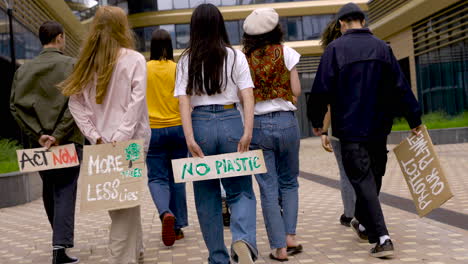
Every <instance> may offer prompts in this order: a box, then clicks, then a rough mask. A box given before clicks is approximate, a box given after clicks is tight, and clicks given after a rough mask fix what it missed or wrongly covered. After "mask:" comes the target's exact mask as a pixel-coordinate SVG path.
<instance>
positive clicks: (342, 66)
mask: <svg viewBox="0 0 468 264" xmlns="http://www.w3.org/2000/svg"><path fill="white" fill-rule="evenodd" d="M364 17H365V16H364V13H363V12H362V10H361V9H360V8H359V7H358V6H357V5H356V4H353V3H348V4H346V5H344V6H343V7H342V8H341V9H340V10H339V12H338V14H337V26H338V27H340V30H341V33H342V34H343V36H341V37H340V38H338V39H336V40H335V41H333V42H331V43H330V44H329V45H328V46H327V48H326V50H325V52H324V54H323V56H322V59H321V61H320V65H319V68H318V71H317V74H316V77H315V81H314V84H313V87H312V91H311V95H310V99H309V101H308V116H309V119H310V120H311V121H312V125H313V127H314V133H315V134H316V135H320V134H321V132H322V131H321V128H322V127H323V119H324V115H325V113H326V112H327V110H328V109H327V105H330V108H331V116H332V128H333V134H334V136H336V137H337V138H339V139H340V143H341V151H342V158H343V165H344V168H345V171H346V174H347V176H348V178H349V179H350V181H351V184H352V185H353V187H354V190H355V192H356V198H357V200H356V210H355V218H356V219H357V220H356V219H353V221H351V226H352V227H353V229H354V230H355V231H356V233H357V234H358V235H359V237H360V238H361V239H368V240H369V243H376V246H375V247H373V248H372V249H371V251H370V254H371V256H373V257H388V256H391V255H393V244H392V241H391V240H390V236H389V235H388V230H387V227H386V225H385V220H384V216H383V213H382V208H381V206H380V202H379V198H378V195H379V192H380V188H381V185H382V177H383V175H384V174H385V167H386V163H387V152H388V151H387V148H386V142H387V136H388V134H389V133H390V131H391V128H392V123H393V117H394V116H395V114H396V113H399V114H400V115H403V116H404V117H405V118H406V120H407V121H408V123H409V125H410V127H411V129H412V132H413V133H419V128H420V125H421V110H420V107H419V104H418V102H417V101H416V98H415V97H414V95H413V93H412V91H411V87H410V86H409V84H408V82H407V81H406V79H405V77H404V74H403V72H402V71H401V69H400V67H399V64H398V62H397V60H396V58H395V56H394V55H393V52H392V50H391V48H390V47H389V46H388V45H387V44H386V43H385V42H383V41H382V40H380V39H378V38H376V37H375V36H374V35H372V33H371V32H370V31H369V29H367V28H363V25H364V24H365V21H364Z"/></svg>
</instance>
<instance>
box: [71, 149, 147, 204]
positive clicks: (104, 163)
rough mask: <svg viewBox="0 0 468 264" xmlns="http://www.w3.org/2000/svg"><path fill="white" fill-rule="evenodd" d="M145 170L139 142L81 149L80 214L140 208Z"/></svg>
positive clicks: (142, 152) (142, 151)
mask: <svg viewBox="0 0 468 264" xmlns="http://www.w3.org/2000/svg"><path fill="white" fill-rule="evenodd" d="M145 174H146V170H145V155H144V150H143V140H131V141H126V142H118V143H116V144H115V146H114V145H112V144H102V145H92V146H84V150H83V162H82V165H81V172H80V193H81V206H80V208H81V211H100V210H115V209H122V208H130V207H134V206H137V205H140V200H141V194H142V193H141V192H142V187H143V176H144V175H145Z"/></svg>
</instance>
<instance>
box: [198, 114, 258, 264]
mask: <svg viewBox="0 0 468 264" xmlns="http://www.w3.org/2000/svg"><path fill="white" fill-rule="evenodd" d="M192 126H193V133H194V136H195V141H196V142H197V143H198V145H199V146H200V148H201V149H202V151H203V153H204V154H205V155H216V154H223V153H231V152H237V144H238V143H239V140H240V138H241V136H242V134H243V130H244V129H243V125H242V120H241V117H240V113H239V111H238V110H237V109H224V108H223V106H219V105H209V106H200V107H196V108H195V109H194V111H193V112H192ZM219 181H220V180H218V179H215V180H205V181H197V182H194V183H193V189H194V193H195V205H196V208H197V215H198V220H199V222H200V228H201V231H202V234H203V239H204V240H205V244H206V247H207V248H208V251H209V258H208V263H210V264H228V263H230V262H229V261H230V260H229V254H228V251H227V249H226V246H225V244H224V231H223V217H222V204H221V190H220V189H221V188H220V183H219ZM221 182H222V184H223V187H224V189H225V190H226V201H227V204H228V206H229V208H230V211H231V228H230V229H231V234H232V243H234V242H237V241H243V242H245V243H246V244H247V246H248V247H249V248H250V250H251V253H252V258H253V259H256V258H257V255H258V252H257V243H256V200H255V194H254V191H253V188H252V177H251V176H241V177H232V178H224V179H221ZM231 248H232V247H231ZM231 255H232V257H233V259H236V258H237V256H236V254H235V252H234V251H233V250H231Z"/></svg>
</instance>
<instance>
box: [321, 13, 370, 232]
mask: <svg viewBox="0 0 468 264" xmlns="http://www.w3.org/2000/svg"><path fill="white" fill-rule="evenodd" d="M339 37H341V31H340V28H339V27H338V26H337V22H336V20H335V19H332V20H331V21H330V22H329V23H328V25H327V27H326V28H325V30H324V31H323V33H322V38H321V41H320V44H321V45H322V48H323V49H324V50H325V49H326V48H327V46H328V44H330V43H331V42H332V41H333V40H335V39H337V38H339ZM330 119H331V114H330V108H328V112H327V114H326V115H325V119H324V121H323V129H322V130H323V131H322V135H321V141H322V147H323V148H324V149H325V150H326V151H328V152H333V154H335V158H336V163H337V164H338V169H339V172H340V191H341V200H342V201H343V214H342V215H341V216H340V219H339V221H340V224H342V225H344V226H346V227H350V226H351V220H353V218H354V207H355V205H356V194H355V193H354V189H353V186H352V185H351V182H350V181H349V179H348V177H347V176H346V172H345V170H344V167H343V161H342V156H341V146H340V141H339V139H338V138H337V137H334V136H333V134H332V129H331V128H330ZM356 221H357V220H355V222H356ZM364 233H365V232H364ZM364 235H365V234H364Z"/></svg>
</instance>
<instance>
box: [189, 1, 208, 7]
mask: <svg viewBox="0 0 468 264" xmlns="http://www.w3.org/2000/svg"><path fill="white" fill-rule="evenodd" d="M204 3H205V0H190V7H191V8H195V7H197V6H199V5H201V4H204Z"/></svg>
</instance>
